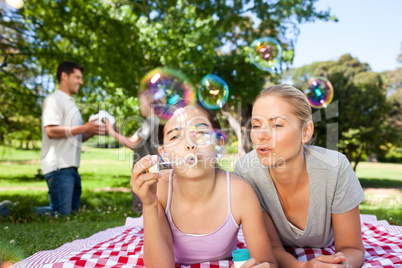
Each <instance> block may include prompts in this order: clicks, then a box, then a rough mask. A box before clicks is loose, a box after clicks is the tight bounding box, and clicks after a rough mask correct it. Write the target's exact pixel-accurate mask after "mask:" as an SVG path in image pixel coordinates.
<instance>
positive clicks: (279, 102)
mask: <svg viewBox="0 0 402 268" xmlns="http://www.w3.org/2000/svg"><path fill="white" fill-rule="evenodd" d="M311 125H312V124H308V128H307V131H304V132H303V131H302V124H301V122H300V120H299V119H298V118H297V117H296V116H295V115H294V114H293V112H292V109H291V106H290V104H289V103H287V102H286V101H285V100H284V99H282V98H281V97H278V96H270V95H267V96H264V97H261V98H259V99H258V100H257V101H256V102H255V104H254V106H253V112H252V119H251V133H250V137H251V141H252V142H253V145H254V146H255V148H256V150H257V154H258V158H259V160H260V163H261V164H262V165H264V166H268V167H284V165H285V164H286V162H287V161H290V160H292V159H295V158H296V157H297V156H300V154H301V153H302V148H303V147H302V145H303V143H305V142H308V141H309V140H310V137H311V135H312V132H311V133H310V130H311V129H310V128H311Z"/></svg>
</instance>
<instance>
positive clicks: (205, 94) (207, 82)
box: [198, 74, 229, 109]
mask: <svg viewBox="0 0 402 268" xmlns="http://www.w3.org/2000/svg"><path fill="white" fill-rule="evenodd" d="M228 97H229V86H228V84H227V83H226V82H225V81H224V80H223V79H222V78H220V77H219V76H217V75H214V74H207V75H206V76H204V78H203V79H202V80H201V83H200V88H199V89H198V99H199V100H200V102H201V103H202V105H204V107H206V108H208V109H218V108H222V106H223V105H224V104H225V103H226V101H227V99H228Z"/></svg>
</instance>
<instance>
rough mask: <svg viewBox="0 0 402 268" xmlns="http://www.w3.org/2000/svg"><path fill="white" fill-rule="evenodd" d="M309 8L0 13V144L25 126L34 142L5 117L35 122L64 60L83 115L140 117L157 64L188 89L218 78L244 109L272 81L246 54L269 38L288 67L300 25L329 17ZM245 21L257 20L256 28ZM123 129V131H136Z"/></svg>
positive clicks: (49, 6) (262, 5) (93, 0)
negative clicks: (144, 85) (73, 71)
mask: <svg viewBox="0 0 402 268" xmlns="http://www.w3.org/2000/svg"><path fill="white" fill-rule="evenodd" d="M315 2H316V1H315V0H297V1H285V0H278V1H275V2H272V3H271V2H266V1H260V0H258V1H254V2H252V3H251V2H248V1H246V2H244V1H237V2H230V1H220V0H219V1H212V0H209V1H205V0H204V1H201V0H192V1H183V0H177V1H175V0H172V1H164V2H163V1H162V2H160V1H159V2H155V1H125V0H110V1H103V0H85V1H84V0H73V1H67V0H59V1H51V0H31V1H26V3H25V6H24V8H22V9H20V10H18V11H13V10H6V9H5V10H1V11H0V12H1V16H0V33H1V34H2V40H0V49H1V51H2V53H0V81H1V83H0V89H1V91H0V92H1V93H0V104H1V105H0V117H1V120H2V124H1V125H0V143H3V142H4V140H5V139H6V137H5V134H6V133H9V135H10V136H13V135H14V134H15V133H14V132H19V134H18V139H23V138H29V137H26V136H28V134H27V133H25V132H24V130H28V131H30V132H33V133H32V136H33V137H34V138H35V139H37V138H38V136H39V135H40V132H38V131H40V130H39V129H38V127H32V128H31V126H29V128H28V127H27V126H24V125H21V124H17V123H16V121H12V120H10V118H11V117H13V116H14V117H17V118H21V117H26V116H33V117H34V118H39V117H40V112H41V111H40V103H41V101H42V99H43V97H45V96H46V95H47V94H49V93H50V92H51V91H52V90H53V88H54V86H55V84H56V81H55V79H54V77H55V73H56V67H57V65H58V64H59V63H60V62H62V61H64V60H73V61H77V62H79V63H80V64H81V65H82V66H84V68H85V71H84V85H83V86H82V88H81V90H80V92H79V95H78V102H79V103H80V104H81V108H83V107H82V106H85V107H84V108H83V109H84V111H83V115H84V118H86V117H87V116H88V115H89V114H90V113H91V112H92V111H94V110H96V106H99V105H100V104H102V105H113V107H114V109H116V111H115V110H113V109H112V108H111V107H109V108H110V109H111V110H112V112H115V115H117V116H122V117H124V120H125V119H126V118H128V117H130V116H133V115H134V116H139V113H138V112H137V110H136V109H134V108H133V107H132V104H136V101H134V100H133V99H132V100H129V99H130V98H135V96H137V94H138V85H139V82H140V79H141V78H142V77H143V76H144V75H145V74H146V73H147V72H148V71H150V70H152V69H154V68H155V67H158V66H161V65H164V66H170V67H172V68H177V69H180V70H182V71H183V72H184V73H186V74H188V75H189V76H190V79H191V80H192V82H193V83H194V84H195V85H196V86H197V83H198V82H199V81H200V80H201V78H202V77H203V76H204V75H206V74H208V73H215V74H218V75H220V76H222V77H223V78H224V79H225V80H226V82H227V83H228V84H229V86H230V88H231V92H232V95H234V96H235V97H238V99H239V98H241V99H242V101H243V102H245V103H246V104H245V105H244V107H248V104H249V103H250V102H251V101H252V98H253V97H254V96H255V95H256V94H257V93H258V92H259V91H260V90H261V88H262V86H263V84H264V81H265V80H266V78H267V77H269V79H270V80H271V81H274V80H275V79H276V78H272V77H270V76H269V74H267V73H265V72H262V71H259V70H257V69H256V68H254V67H253V66H252V65H251V63H250V62H249V61H248V56H247V53H246V52H245V49H244V48H245V47H247V45H248V44H250V43H251V42H252V41H253V40H254V39H256V38H257V37H261V36H265V35H270V36H272V37H276V38H277V39H278V40H279V41H280V42H281V44H282V46H283V47H284V49H285V53H284V59H285V61H287V62H289V63H290V62H292V60H293V56H294V54H293V40H294V39H295V37H296V35H297V33H298V30H297V24H298V23H302V22H305V21H313V20H315V19H320V20H321V19H323V20H331V19H332V20H336V19H335V18H334V17H333V16H332V17H331V14H329V12H328V11H317V10H316V9H315ZM252 16H253V17H255V18H257V20H259V21H260V23H257V24H255V25H254V21H253V20H252V19H251V17H252ZM287 33H290V34H289V35H288V34H287ZM285 36H292V37H291V38H287V37H285ZM224 44H227V46H225V48H223V45H224ZM250 70H251V72H250ZM250 77H252V79H250ZM238 99H236V98H234V100H238ZM86 106H89V107H86ZM103 107H104V106H103ZM122 107H126V108H122ZM24 120H25V121H26V119H24ZM132 121H134V120H132ZM136 121H138V120H136ZM3 122H4V124H3ZM17 122H20V120H18V121H17ZM33 123H35V124H37V122H33ZM121 124H122V126H121V127H122V128H123V126H124V133H125V134H126V135H131V134H132V133H133V131H134V129H136V128H137V127H138V124H136V123H135V122H133V123H131V124H124V123H121ZM37 126H38V125H37ZM8 138H9V137H8Z"/></svg>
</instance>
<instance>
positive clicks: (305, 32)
mask: <svg viewBox="0 0 402 268" xmlns="http://www.w3.org/2000/svg"><path fill="white" fill-rule="evenodd" d="M316 7H317V10H328V8H330V9H331V14H333V15H335V16H336V17H337V18H338V20H339V21H338V22H333V21H329V22H325V21H318V20H316V21H315V22H309V23H304V24H301V25H299V29H300V35H299V36H298V38H297V42H296V44H295V57H294V61H293V65H292V67H294V68H297V67H301V66H303V65H306V64H310V63H313V62H315V61H328V60H337V59H339V57H340V56H342V55H344V54H346V53H350V54H351V55H352V57H355V58H357V59H358V60H359V61H360V62H366V63H368V64H369V65H370V67H371V69H372V70H373V71H375V72H382V71H386V70H395V69H396V68H398V67H401V64H398V62H397V61H396V58H397V57H398V55H399V54H400V53H402V0H381V1H379V0H318V1H317V2H316Z"/></svg>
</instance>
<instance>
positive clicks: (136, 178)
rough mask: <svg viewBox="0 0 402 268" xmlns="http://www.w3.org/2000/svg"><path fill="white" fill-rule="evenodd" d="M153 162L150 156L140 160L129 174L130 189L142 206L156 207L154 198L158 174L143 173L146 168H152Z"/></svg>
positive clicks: (156, 199) (155, 198)
mask: <svg viewBox="0 0 402 268" xmlns="http://www.w3.org/2000/svg"><path fill="white" fill-rule="evenodd" d="M154 164H155V162H154V161H153V160H152V158H151V156H150V155H147V156H145V157H143V158H141V159H140V160H139V161H138V162H137V163H136V164H135V165H134V168H133V172H132V173H131V182H130V185H131V188H132V189H133V191H134V193H135V194H136V195H137V196H138V197H139V198H140V199H141V201H142V204H143V206H144V207H145V206H152V205H158V197H157V196H156V189H157V187H156V184H157V183H158V181H159V174H158V173H144V171H146V170H147V168H150V167H151V166H153V165H154Z"/></svg>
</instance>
